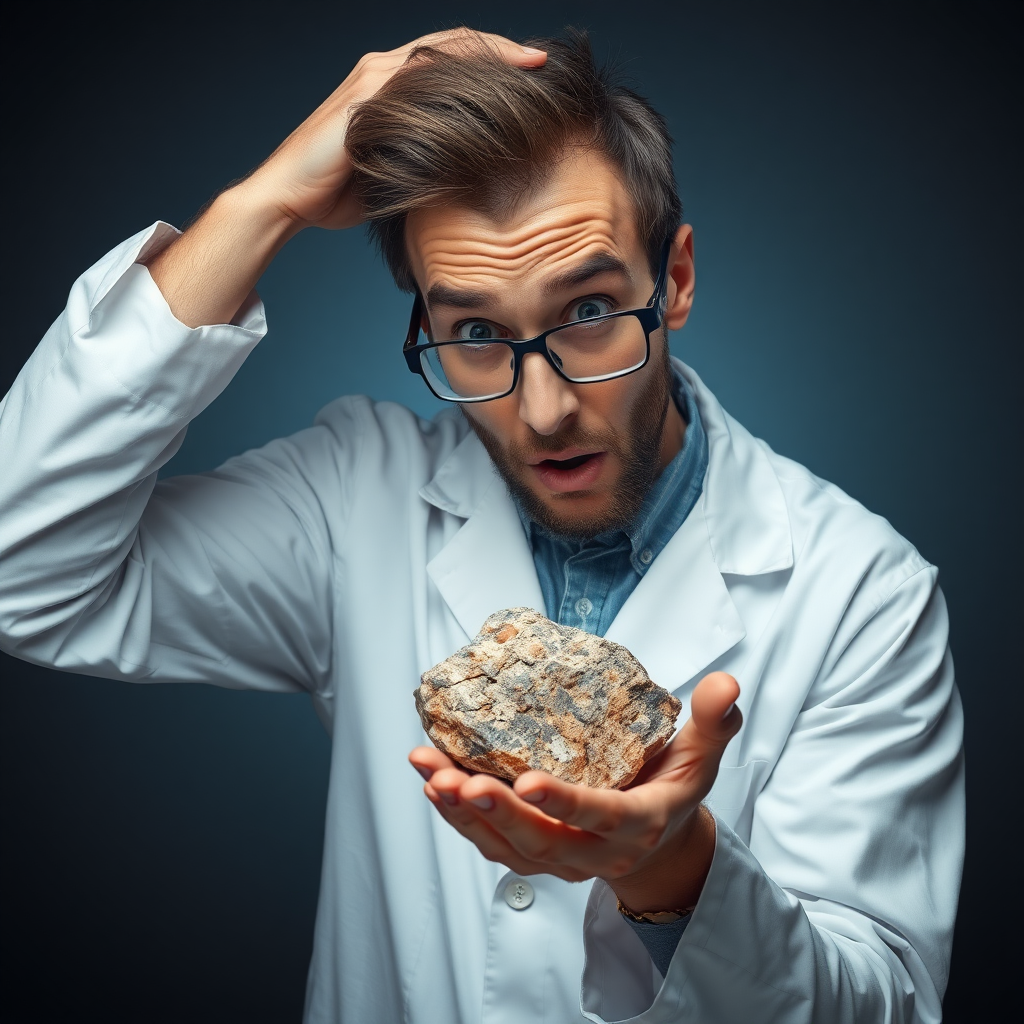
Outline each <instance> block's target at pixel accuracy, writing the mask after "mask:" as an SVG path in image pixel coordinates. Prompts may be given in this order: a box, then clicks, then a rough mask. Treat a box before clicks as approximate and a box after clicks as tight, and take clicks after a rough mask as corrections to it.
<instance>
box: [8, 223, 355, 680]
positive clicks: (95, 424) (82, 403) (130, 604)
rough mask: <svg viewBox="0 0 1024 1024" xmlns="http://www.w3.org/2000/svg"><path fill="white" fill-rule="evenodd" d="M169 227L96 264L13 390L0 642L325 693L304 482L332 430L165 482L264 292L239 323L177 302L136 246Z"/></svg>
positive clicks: (162, 238) (315, 555)
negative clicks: (197, 322)
mask: <svg viewBox="0 0 1024 1024" xmlns="http://www.w3.org/2000/svg"><path fill="white" fill-rule="evenodd" d="M174 236H175V231H174V229H173V228H170V227H169V226H167V225H164V224H156V225H154V226H153V227H151V228H149V229H148V230H146V231H143V232H140V233H139V234H138V235H136V236H135V237H133V238H131V239H129V240H128V241H126V242H124V243H123V244H122V245H120V246H119V247H118V248H116V249H115V250H113V251H112V252H111V253H110V254H108V255H107V256H106V257H105V258H104V259H102V260H101V261H100V262H99V263H97V264H96V265H95V266H93V267H92V268H91V269H90V270H88V271H87V272H86V273H85V274H83V275H82V277H81V278H79V279H78V281H76V282H75V284H74V286H73V288H72V290H71V293H70V296H69V299H68V304H67V307H66V308H65V310H64V312H63V313H62V314H61V315H60V316H59V317H58V319H57V320H56V322H55V323H54V324H53V326H52V327H51V328H50V330H49V331H48V332H47V333H46V335H45V337H44V338H43V340H42V341H41V343H40V344H39V346H38V347H37V349H36V351H35V352H34V353H33V355H32V356H31V357H30V358H29V360H28V362H27V364H26V365H25V367H24V368H23V370H22V372H21V374H20V375H19V376H18V378H17V380H16V381H15V383H14V385H13V386H12V388H11V390H10V392H9V393H8V394H7V395H6V396H5V398H4V400H3V402H2V404H0V467H2V472H0V648H2V649H3V650H5V651H6V652H8V653H10V654H13V655H15V656H16V657H19V658H22V659H25V660H27V661H32V662H35V663H37V664H42V665H47V666H52V667H54V668H59V669H63V670H65V671H71V672H82V673H88V674H90V675H99V676H105V677H108V678H119V679H129V680H136V681H190V682H195V681H202V682H211V683H217V684H220V685H224V686H230V687H252V688H258V689H263V690H277V691H289V690H298V689H306V690H310V691H312V692H314V694H315V693H316V691H317V690H318V688H319V687H321V686H322V685H324V682H323V681H324V680H325V679H326V678H327V672H328V668H329V660H330V643H331V641H330V608H331V575H330V574H331V558H330V545H329V541H328V536H327V528H326V525H325V517H324V514H323V511H322V508H321V503H320V500H319V498H318V496H317V493H316V492H315V491H314V489H313V486H312V485H311V483H310V481H311V479H313V478H315V476H316V472H317V468H318V467H317V465H315V464H316V463H317V460H318V459H320V458H321V457H322V454H323V451H324V450H326V447H327V440H326V439H325V438H324V437H323V434H324V433H325V431H324V430H323V429H320V430H317V429H313V430H311V431H308V432H305V433H304V434H300V435H297V436H296V438H293V439H289V440H288V441H283V442H277V443H275V444H273V445H269V446H267V447H266V448H264V449H262V450H260V451H257V452H251V453H247V454H246V455H244V456H241V457H240V458H237V459H233V460H231V461H230V462H228V463H226V464H225V465H224V466H222V467H221V468H220V469H219V470H217V471H216V472H214V473H209V474H203V475H200V476H190V477H179V478H173V479H168V480H165V481H161V482H160V483H158V482H157V473H158V470H159V469H160V468H161V466H163V465H164V464H165V463H166V462H167V461H168V460H169V459H170V458H171V456H172V455H173V454H174V453H175V452H176V451H177V450H178V448H179V446H180V445H181V442H182V440H183V438H184V436H185V430H186V428H187V426H188V423H189V421H190V420H191V419H192V418H193V417H195V416H197V415H198V414H199V413H200V412H201V411H202V410H203V409H204V408H206V406H207V405H209V403H210V402H212V401H213V400H214V398H216V397H217V395H219V394H220V392H221V391H222V390H223V389H224V388H225V387H226V385H227V384H228V382H229V381H230V380H231V378H232V376H233V375H234V373H235V372H236V370H237V369H238V367H239V366H240V365H241V363H242V361H243V360H244V359H245V357H246V356H247V355H248V354H249V352H250V351H251V350H252V349H253V347H254V346H255V345H256V343H257V342H258V341H259V340H260V338H261V337H262V336H263V334H264V333H265V321H264V315H263V308H262V304H261V303H260V302H259V299H258V297H257V296H256V295H255V293H253V294H252V295H251V296H250V297H249V299H248V300H247V302H246V304H245V305H244V306H243V308H242V310H241V311H240V312H239V314H238V316H237V317H236V318H235V323H233V324H223V325H214V326H204V327H199V328H196V329H190V328H188V327H186V326H185V325H184V324H182V323H180V322H179V321H178V320H176V319H175V317H174V316H173V314H172V313H171V311H170V309H169V307H168V306H167V303H166V302H165V300H164V298H163V296H162V295H161V293H160V291H159V289H158V288H157V287H156V285H155V284H154V282H153V280H152V278H151V277H150V274H149V271H148V269H147V268H146V267H145V266H144V265H142V264H141V262H140V261H141V260H142V259H144V258H145V257H146V256H147V255H149V254H150V253H152V252H154V251H156V250H158V249H159V248H161V247H163V246H164V245H166V244H167V243H168V242H169V241H170V240H171V239H172V238H173V237H174ZM337 461H338V457H337V456H335V457H334V465H332V467H331V468H332V469H333V470H338V469H339V467H338V466H337ZM319 468H322V467H319ZM340 472H341V475H342V476H344V469H343V467H342V468H341V469H340ZM336 498H337V500H338V501H339V502H341V503H343V502H344V500H345V496H344V495H343V494H339V495H337V496H336Z"/></svg>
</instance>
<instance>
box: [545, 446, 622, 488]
mask: <svg viewBox="0 0 1024 1024" xmlns="http://www.w3.org/2000/svg"><path fill="white" fill-rule="evenodd" d="M607 454H608V453H607V452H586V453H584V454H583V455H573V456H571V457H570V458H568V459H544V460H543V461H541V462H537V463H534V464H533V466H532V469H533V472H534V473H535V474H536V476H537V479H538V480H539V482H540V484H541V486H543V487H545V488H547V489H548V490H549V491H554V492H556V493H561V494H568V493H571V492H573V491H585V490H588V489H589V488H590V487H592V486H594V485H595V483H596V482H597V480H598V478H599V477H600V476H601V470H602V467H603V465H604V461H605V458H606V456H607Z"/></svg>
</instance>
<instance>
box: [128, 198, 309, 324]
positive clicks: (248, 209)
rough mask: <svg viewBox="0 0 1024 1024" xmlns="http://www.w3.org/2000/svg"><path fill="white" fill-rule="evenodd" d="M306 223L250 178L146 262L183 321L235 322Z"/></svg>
mask: <svg viewBox="0 0 1024 1024" xmlns="http://www.w3.org/2000/svg"><path fill="white" fill-rule="evenodd" d="M302 226H303V225H302V224H301V223H300V222H298V221H296V220H295V219H294V218H293V217H292V216H290V215H289V214H288V213H287V212H286V211H284V210H282V209H281V208H280V207H279V206H278V205H277V204H276V203H275V202H273V201H271V200H270V199H269V198H268V197H267V195H266V194H265V192H264V190H263V189H262V188H261V186H260V184H259V182H258V181H257V180H254V179H247V180H246V181H243V182H241V183H240V184H238V185H236V186H234V187H233V188H230V189H228V190H227V191H225V192H223V193H221V195H219V196H218V197H217V198H216V199H215V200H214V201H213V203H211V204H210V206H209V207H208V208H207V209H206V210H205V211H204V213H203V214H202V216H200V217H199V219H198V220H197V221H196V222H195V223H194V224H193V225H192V226H191V227H190V228H189V229H188V230H187V231H186V232H185V233H184V234H183V235H181V236H180V237H179V238H178V239H176V240H175V241H174V242H172V243H171V244H170V245H169V246H168V247H167V248H166V249H164V250H162V251H161V252H160V253H158V254H157V255H155V256H154V257H153V258H152V259H150V260H147V261H146V263H147V266H148V267H149V272H150V274H151V275H152V277H153V280H154V282H156V285H157V287H158V288H159V289H160V291H161V293H162V294H163V296H164V298H165V299H166V300H167V304H168V306H170V309H171V312H172V313H174V315H175V317H176V318H177V319H178V320H180V321H181V322H182V323H183V324H186V325H187V326H189V327H200V326H202V325H204V324H225V323H230V322H231V320H232V319H233V318H234V316H235V314H236V313H237V312H238V310H239V308H240V307H241V305H242V303H243V302H245V299H246V297H247V296H248V295H249V294H250V292H251V291H252V290H253V288H255V286H256V282H257V281H258V280H259V279H260V276H261V275H262V274H263V272H264V271H265V270H266V269H267V267H268V266H270V263H271V261H272V260H273V259H274V257H275V256H276V255H277V253H278V252H279V251H280V250H281V248H282V247H283V246H284V244H285V243H286V242H287V241H288V240H289V239H290V238H292V237H293V236H294V235H295V234H297V233H298V232H299V231H300V230H301V228H302Z"/></svg>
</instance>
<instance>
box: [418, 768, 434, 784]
mask: <svg viewBox="0 0 1024 1024" xmlns="http://www.w3.org/2000/svg"><path fill="white" fill-rule="evenodd" d="M413 768H415V769H416V771H418V772H419V773H420V775H422V776H423V778H424V779H426V781H427V782H429V781H430V776H431V775H433V774H434V773H433V772H432V771H431V770H430V769H429V768H424V767H423V766H422V765H419V764H414V765H413Z"/></svg>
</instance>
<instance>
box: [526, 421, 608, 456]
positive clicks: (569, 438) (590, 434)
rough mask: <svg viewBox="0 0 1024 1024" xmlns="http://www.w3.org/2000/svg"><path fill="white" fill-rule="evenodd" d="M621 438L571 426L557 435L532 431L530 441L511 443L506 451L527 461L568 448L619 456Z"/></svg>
mask: <svg viewBox="0 0 1024 1024" xmlns="http://www.w3.org/2000/svg"><path fill="white" fill-rule="evenodd" d="M620 447H621V445H620V441H619V438H618V437H616V436H615V435H613V434H600V433H597V432H595V431H591V430H585V429H582V428H580V427H579V426H575V425H574V426H570V427H568V428H567V429H565V430H560V431H559V432H558V433H557V434H538V433H536V432H535V431H531V434H530V439H529V441H514V442H511V443H510V444H509V445H508V446H507V448H506V451H507V452H508V454H509V455H510V456H512V457H513V458H516V459H522V460H524V461H525V460H527V459H529V458H530V457H531V456H533V455H537V454H540V453H544V452H560V451H564V450H565V449H566V448H584V449H586V448H594V449H600V450H601V451H608V452H612V453H613V454H618V453H619V449H620Z"/></svg>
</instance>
